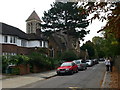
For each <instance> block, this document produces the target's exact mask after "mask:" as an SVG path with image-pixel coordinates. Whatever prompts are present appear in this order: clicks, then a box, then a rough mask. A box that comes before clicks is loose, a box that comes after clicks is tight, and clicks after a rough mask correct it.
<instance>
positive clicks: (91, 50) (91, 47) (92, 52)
mask: <svg viewBox="0 0 120 90" xmlns="http://www.w3.org/2000/svg"><path fill="white" fill-rule="evenodd" d="M80 49H81V50H87V51H88V55H89V57H90V58H93V57H94V56H95V49H94V44H93V43H92V42H91V41H87V42H86V43H85V44H83V45H82V46H81V47H80Z"/></svg>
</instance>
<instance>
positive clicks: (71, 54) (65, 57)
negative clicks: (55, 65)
mask: <svg viewBox="0 0 120 90" xmlns="http://www.w3.org/2000/svg"><path fill="white" fill-rule="evenodd" d="M77 58H78V57H77V55H76V54H75V53H74V52H73V51H65V52H64V53H63V54H62V57H61V59H62V60H64V61H73V60H75V59H77Z"/></svg>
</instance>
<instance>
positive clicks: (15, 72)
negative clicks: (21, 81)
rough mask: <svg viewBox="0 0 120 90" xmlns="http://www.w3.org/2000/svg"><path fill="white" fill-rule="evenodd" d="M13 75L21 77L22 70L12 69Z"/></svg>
mask: <svg viewBox="0 0 120 90" xmlns="http://www.w3.org/2000/svg"><path fill="white" fill-rule="evenodd" d="M11 73H12V74H14V75H19V74H20V69H19V68H12V72H11Z"/></svg>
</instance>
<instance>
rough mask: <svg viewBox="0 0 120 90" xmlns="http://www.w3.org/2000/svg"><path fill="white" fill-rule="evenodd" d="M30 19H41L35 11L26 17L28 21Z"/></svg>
mask: <svg viewBox="0 0 120 90" xmlns="http://www.w3.org/2000/svg"><path fill="white" fill-rule="evenodd" d="M30 20H38V21H41V20H40V18H39V16H38V15H37V13H36V12H35V11H33V12H32V14H31V15H30V16H29V17H28V19H27V20H26V21H30Z"/></svg>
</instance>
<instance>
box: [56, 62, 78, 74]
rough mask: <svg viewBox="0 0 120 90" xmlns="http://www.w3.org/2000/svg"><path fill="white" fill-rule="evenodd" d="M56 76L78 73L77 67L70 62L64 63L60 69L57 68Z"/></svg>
mask: <svg viewBox="0 0 120 90" xmlns="http://www.w3.org/2000/svg"><path fill="white" fill-rule="evenodd" d="M56 72H57V74H58V75H59V74H73V73H74V72H78V66H77V65H76V64H75V63H74V62H72V61H70V62H64V63H62V64H61V66H60V67H58V68H57V71H56Z"/></svg>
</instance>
